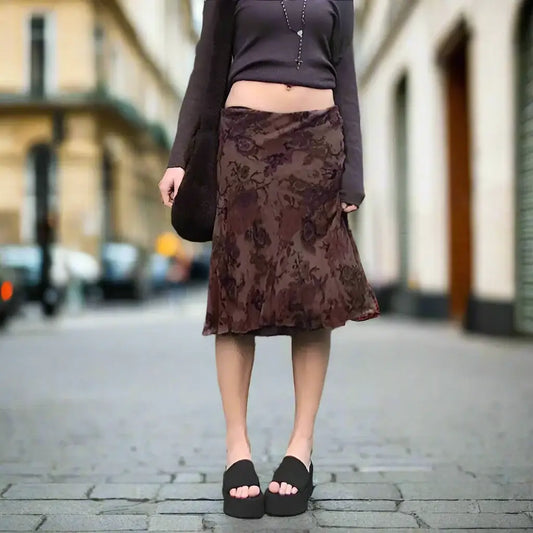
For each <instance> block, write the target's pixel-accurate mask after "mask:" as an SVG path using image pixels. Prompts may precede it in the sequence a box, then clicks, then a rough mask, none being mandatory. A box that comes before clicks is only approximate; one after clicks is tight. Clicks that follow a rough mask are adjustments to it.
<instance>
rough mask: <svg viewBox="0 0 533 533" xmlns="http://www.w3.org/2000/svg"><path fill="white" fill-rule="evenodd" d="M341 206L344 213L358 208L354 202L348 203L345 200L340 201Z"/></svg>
mask: <svg viewBox="0 0 533 533" xmlns="http://www.w3.org/2000/svg"><path fill="white" fill-rule="evenodd" d="M341 207H342V210H343V211H345V212H346V213H350V212H351V211H355V210H356V209H358V207H357V206H356V205H354V204H350V205H348V204H347V203H346V202H341Z"/></svg>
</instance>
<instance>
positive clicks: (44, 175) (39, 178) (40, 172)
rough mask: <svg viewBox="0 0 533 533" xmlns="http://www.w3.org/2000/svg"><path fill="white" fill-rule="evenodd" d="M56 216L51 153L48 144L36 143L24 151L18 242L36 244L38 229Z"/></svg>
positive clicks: (55, 189) (55, 185) (53, 165)
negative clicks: (25, 162) (24, 172)
mask: <svg viewBox="0 0 533 533" xmlns="http://www.w3.org/2000/svg"><path fill="white" fill-rule="evenodd" d="M50 213H57V180H56V163H55V157H54V153H53V151H52V149H51V147H50V146H49V145H48V144H37V145H34V146H32V148H30V150H29V151H28V157H27V171H26V186H25V198H24V205H23V209H22V223H21V233H22V235H21V236H22V241H23V242H26V243H28V244H34V243H37V242H39V228H40V227H41V226H42V224H43V223H44V221H45V220H46V219H47V218H48V217H49V215H50Z"/></svg>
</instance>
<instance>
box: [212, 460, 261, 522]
mask: <svg viewBox="0 0 533 533" xmlns="http://www.w3.org/2000/svg"><path fill="white" fill-rule="evenodd" d="M252 485H257V486H258V487H259V494H258V495H257V496H248V498H236V497H235V496H232V495H231V494H230V493H229V491H230V490H231V489H236V488H237V487H242V486H248V487H250V486H252ZM222 496H223V497H224V513H225V514H227V515H229V516H233V517H235V518H261V517H262V516H263V515H264V514H265V502H264V494H263V492H262V491H261V486H260V485H259V478H258V477H257V472H256V471H255V467H254V464H253V463H252V461H251V460H250V459H240V460H239V461H236V462H235V463H233V464H232V465H231V466H230V467H229V468H228V469H226V470H225V471H224V476H223V480H222Z"/></svg>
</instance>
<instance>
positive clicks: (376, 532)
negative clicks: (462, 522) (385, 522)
mask: <svg viewBox="0 0 533 533" xmlns="http://www.w3.org/2000/svg"><path fill="white" fill-rule="evenodd" d="M354 529H355V531H356V532H357V533H384V532H386V533H411V532H417V531H419V532H421V533H423V532H424V531H427V530H423V529H415V528H403V527H402V528H395V527H387V528H385V529H382V528H379V529H376V528H366V527H355V528H353V527H346V528H344V527H335V528H331V527H329V526H328V527H316V528H313V529H312V530H310V532H305V533H319V532H324V533H326V532H327V533H353V531H354ZM432 531H433V530H432ZM446 533H448V531H446ZM477 533H480V532H479V531H478V532H477ZM482 533H486V532H485V531H483V532H482ZM499 533H502V532H501V531H500V532H499ZM513 533H516V532H515V531H513Z"/></svg>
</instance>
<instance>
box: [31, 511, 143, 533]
mask: <svg viewBox="0 0 533 533" xmlns="http://www.w3.org/2000/svg"><path fill="white" fill-rule="evenodd" d="M146 527H147V517H146V516H138V515H114V516H84V515H53V516H48V517H47V518H46V520H45V522H44V524H43V525H42V526H41V527H40V528H39V531H68V532H69V533H72V532H73V531H106V532H108V531H109V530H115V531H130V530H141V531H142V530H146Z"/></svg>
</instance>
